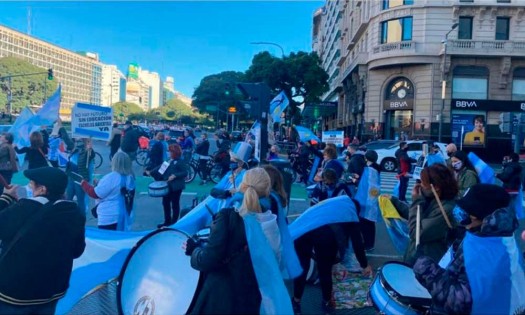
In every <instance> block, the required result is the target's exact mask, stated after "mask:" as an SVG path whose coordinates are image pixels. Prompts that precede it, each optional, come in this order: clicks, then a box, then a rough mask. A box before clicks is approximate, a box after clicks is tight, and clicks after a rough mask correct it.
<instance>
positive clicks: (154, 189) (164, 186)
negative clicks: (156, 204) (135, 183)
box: [148, 181, 169, 197]
mask: <svg viewBox="0 0 525 315" xmlns="http://www.w3.org/2000/svg"><path fill="white" fill-rule="evenodd" d="M168 192H169V189H168V182H165V181H157V182H153V183H151V184H149V185H148V193H149V195H150V197H164V196H166V195H167V194H168Z"/></svg>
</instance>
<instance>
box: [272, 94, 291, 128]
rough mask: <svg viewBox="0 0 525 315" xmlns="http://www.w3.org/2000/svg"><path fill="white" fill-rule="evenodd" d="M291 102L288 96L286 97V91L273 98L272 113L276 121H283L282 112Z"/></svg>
mask: <svg viewBox="0 0 525 315" xmlns="http://www.w3.org/2000/svg"><path fill="white" fill-rule="evenodd" d="M289 104H290V101H289V100H288V97H286V94H285V93H284V91H282V92H281V93H279V94H277V96H276V97H274V98H273V100H272V101H271V102H270V115H271V117H272V119H273V122H274V123H280V122H281V114H282V113H283V112H284V110H285V109H286V107H288V105H289Z"/></svg>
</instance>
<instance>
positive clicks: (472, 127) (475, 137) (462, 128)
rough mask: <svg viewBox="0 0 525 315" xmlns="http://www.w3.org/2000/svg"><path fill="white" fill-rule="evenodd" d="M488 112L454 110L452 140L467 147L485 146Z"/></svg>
mask: <svg viewBox="0 0 525 315" xmlns="http://www.w3.org/2000/svg"><path fill="white" fill-rule="evenodd" d="M486 118H487V116H486V112H481V111H464V112H462V111H454V112H452V126H451V129H452V142H454V143H455V144H456V145H461V144H462V145H463V146H465V147H483V146H485V138H486V137H485V124H486Z"/></svg>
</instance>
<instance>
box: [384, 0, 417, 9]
mask: <svg viewBox="0 0 525 315" xmlns="http://www.w3.org/2000/svg"><path fill="white" fill-rule="evenodd" d="M413 4H414V0H383V10H386V9H390V8H395V7H399V6H402V5H413Z"/></svg>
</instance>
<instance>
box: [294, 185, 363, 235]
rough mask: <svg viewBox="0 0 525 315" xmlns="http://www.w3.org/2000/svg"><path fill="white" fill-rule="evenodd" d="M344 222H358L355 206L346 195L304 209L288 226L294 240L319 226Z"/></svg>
mask: <svg viewBox="0 0 525 315" xmlns="http://www.w3.org/2000/svg"><path fill="white" fill-rule="evenodd" d="M345 222H359V218H358V217H357V209H356V207H355V204H354V202H353V201H352V199H350V197H348V196H346V195H344V196H338V197H334V198H330V199H326V200H323V201H321V202H319V203H318V204H316V205H315V206H312V207H310V208H308V209H306V211H305V212H303V214H301V215H300V216H299V217H298V218H297V220H295V221H293V222H292V224H290V235H291V237H292V239H293V240H296V239H298V238H299V237H301V236H302V235H304V234H306V233H308V232H310V231H313V230H315V229H317V228H319V227H321V226H324V225H327V224H332V223H345Z"/></svg>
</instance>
